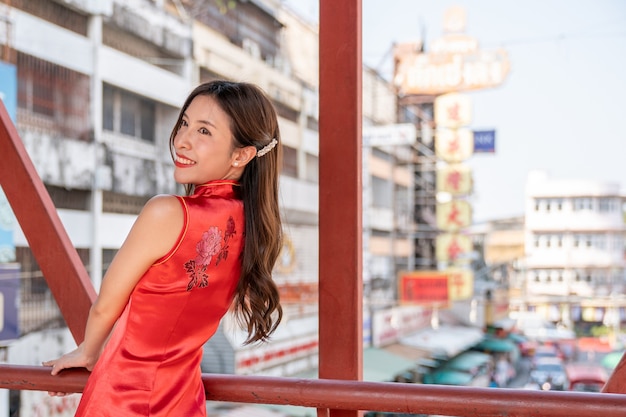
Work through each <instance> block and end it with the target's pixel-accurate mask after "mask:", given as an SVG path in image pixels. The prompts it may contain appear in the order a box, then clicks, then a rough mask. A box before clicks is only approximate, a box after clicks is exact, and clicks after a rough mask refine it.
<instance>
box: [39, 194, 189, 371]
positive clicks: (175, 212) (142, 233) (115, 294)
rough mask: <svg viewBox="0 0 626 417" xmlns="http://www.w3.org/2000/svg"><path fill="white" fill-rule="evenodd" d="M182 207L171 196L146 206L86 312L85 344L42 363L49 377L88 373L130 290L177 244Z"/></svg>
mask: <svg viewBox="0 0 626 417" xmlns="http://www.w3.org/2000/svg"><path fill="white" fill-rule="evenodd" d="M183 222H184V216H183V210H182V206H181V204H180V203H179V202H178V199H177V198H176V197H173V196H156V197H154V198H152V199H150V201H148V203H147V204H146V205H145V207H144V208H143V210H142V211H141V213H140V214H139V216H138V217H137V220H136V221H135V224H134V225H133V227H132V228H131V230H130V232H129V234H128V236H127V238H126V240H125V242H124V244H123V245H122V247H121V248H120V250H119V251H118V252H117V254H116V255H115V257H114V258H113V261H112V262H111V265H110V266H109V268H108V270H107V272H106V274H105V276H104V278H103V280H102V286H101V288H100V292H99V294H98V297H97V298H96V301H95V302H94V304H93V305H92V306H91V309H90V310H89V317H88V318H87V327H86V330H85V340H84V341H83V342H82V343H81V344H80V345H79V346H78V348H76V349H75V350H74V351H72V352H70V353H68V354H66V355H63V356H62V357H60V358H59V359H55V360H51V361H47V362H44V366H52V375H56V374H58V373H59V372H60V371H61V370H63V369H66V368H77V367H84V368H87V369H88V370H91V369H92V368H93V366H94V365H95V363H96V361H97V360H98V358H99V356H100V352H101V350H102V347H103V345H104V343H105V341H106V339H107V338H108V336H109V333H110V332H111V329H112V328H113V326H114V325H115V322H116V320H117V319H118V317H119V316H120V314H122V311H123V310H124V308H125V307H126V304H127V303H128V299H129V297H130V294H131V292H132V291H133V288H135V285H137V282H139V280H140V279H141V277H142V276H143V275H144V273H145V272H146V271H147V270H148V268H150V266H151V265H152V264H153V263H154V262H155V261H156V260H158V259H159V258H161V257H162V256H164V255H165V254H166V253H167V252H168V251H169V250H170V249H171V248H172V247H173V246H174V244H175V243H176V240H177V239H178V236H179V234H180V231H181V229H182V227H183Z"/></svg>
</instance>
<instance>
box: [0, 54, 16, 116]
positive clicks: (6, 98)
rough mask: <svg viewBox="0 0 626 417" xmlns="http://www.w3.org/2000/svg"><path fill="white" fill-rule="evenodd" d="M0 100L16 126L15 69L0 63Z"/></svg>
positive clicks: (12, 66) (10, 65)
mask: <svg viewBox="0 0 626 417" xmlns="http://www.w3.org/2000/svg"><path fill="white" fill-rule="evenodd" d="M0 100H2V102H3V103H4V107H6V109H7V112H8V113H9V117H10V118H11V120H13V124H17V119H16V117H17V69H16V68H15V65H13V64H8V63H6V62H2V61H0Z"/></svg>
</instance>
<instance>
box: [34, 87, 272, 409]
mask: <svg viewBox="0 0 626 417" xmlns="http://www.w3.org/2000/svg"><path fill="white" fill-rule="evenodd" d="M279 143H280V132H279V128H278V121H277V117H276V112H275V110H274V107H273V106H272V104H271V102H270V100H269V99H268V98H267V96H266V95H265V94H264V93H263V92H262V91H261V90H260V89H259V88H258V87H256V86H254V85H251V84H246V83H233V82H227V81H213V82H209V83H206V84H202V85H200V86H198V87H197V88H196V89H195V90H194V91H193V92H192V93H191V94H190V95H189V97H188V98H187V100H186V101H185V103H184V105H183V107H182V109H181V111H180V115H179V117H178V121H177V122H176V125H175V127H174V129H173V131H172V134H171V136H170V150H171V153H172V157H173V159H174V164H175V166H176V168H175V172H174V178H175V180H176V181H177V182H178V183H180V184H185V188H186V191H187V195H186V196H185V197H181V196H167V195H161V196H156V197H154V198H152V199H151V200H150V201H149V202H148V203H147V204H146V206H145V207H144V208H143V210H142V211H141V213H140V214H139V216H138V218H137V220H136V222H135V224H134V225H133V227H132V229H131V231H130V233H129V235H128V237H127V239H126V241H125V242H124V244H123V245H122V247H121V248H120V250H119V252H118V253H117V255H116V256H115V258H114V260H113V262H112V263H111V265H110V267H109V269H108V270H107V273H106V275H105V277H104V279H103V281H102V287H101V289H100V293H99V295H98V298H97V299H96V301H95V303H94V304H93V306H92V307H91V310H90V312H89V318H88V320H87V327H86V331H85V340H84V341H83V342H82V343H81V344H80V345H79V346H78V347H77V349H76V350H74V351H72V352H70V353H68V354H66V355H64V356H62V357H61V358H59V359H56V360H51V361H48V362H45V363H44V365H46V366H52V374H53V375H56V374H58V373H59V372H60V371H61V370H63V369H66V368H73V367H85V368H87V369H88V370H91V371H92V373H91V375H90V377H89V380H88V382H87V385H86V386H85V389H84V392H83V396H82V399H81V402H80V405H79V407H78V410H77V412H76V416H88V417H105V416H111V417H119V416H125V417H130V416H151V417H157V416H158V417H161V416H163V417H164V416H176V417H190V416H194V417H195V416H205V415H206V411H205V410H206V398H205V395H204V388H203V385H202V380H201V375H200V361H201V358H202V346H203V345H204V344H205V342H206V341H207V340H208V339H209V338H210V337H211V336H212V335H213V334H214V333H215V331H216V329H217V327H218V325H219V322H220V320H221V318H222V317H223V316H224V314H225V313H226V312H227V311H228V310H229V309H231V308H232V309H233V310H234V312H235V313H236V316H237V317H238V319H239V322H240V323H241V324H242V325H243V327H244V328H245V329H246V330H247V332H248V337H247V340H246V343H254V342H261V341H265V340H267V339H268V338H269V337H270V335H271V334H272V332H273V331H274V330H275V329H276V327H277V326H278V324H279V323H280V320H281V318H282V309H281V307H280V304H279V296H278V291H277V288H276V285H275V284H274V282H273V281H272V275H271V274H272V268H273V266H274V263H275V261H276V258H277V257H278V254H279V252H280V248H281V246H282V242H281V240H282V228H281V221H280V213H279V208H278V177H279V167H280V163H279V162H280V150H281V147H280V146H279ZM105 342H106V343H105ZM50 394H51V395H63V394H62V393H50Z"/></svg>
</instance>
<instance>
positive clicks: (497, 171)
mask: <svg viewBox="0 0 626 417" xmlns="http://www.w3.org/2000/svg"><path fill="white" fill-rule="evenodd" d="M284 2H285V3H286V4H287V5H288V6H290V7H291V8H292V9H294V10H296V11H297V12H298V13H299V14H301V15H302V16H303V17H305V18H307V19H308V20H311V21H317V20H318V11H319V1H318V0H284ZM451 6H461V7H463V8H464V9H465V10H466V12H467V29H466V32H465V33H466V34H467V35H469V36H472V37H474V38H476V39H477V40H478V43H479V47H480V48H481V49H485V50H487V49H495V48H499V47H502V48H504V49H505V50H506V51H507V53H508V58H509V61H510V63H511V70H510V72H509V74H508V76H507V78H506V79H505V81H504V83H502V85H500V86H498V87H495V88H490V89H484V90H480V91H476V92H471V93H466V94H469V96H470V98H471V103H472V116H473V121H472V123H471V125H470V126H469V127H470V128H471V129H472V130H491V129H493V130H495V131H496V151H495V153H493V154H475V155H474V156H472V157H471V158H470V159H469V160H467V161H466V163H468V164H469V165H470V166H471V168H472V170H473V178H474V192H473V195H472V196H471V197H470V202H471V203H472V207H473V218H474V222H476V223H480V222H482V221H487V220H492V219H501V218H506V217H512V216H521V215H523V214H524V205H525V183H526V178H527V175H528V173H529V172H530V171H532V170H543V171H546V172H547V173H548V175H549V176H550V178H554V179H574V180H578V179H584V180H593V181H603V182H610V183H614V184H618V185H619V186H620V188H621V189H622V193H626V191H624V190H626V105H625V98H626V1H624V0H593V1H592V0H525V1H512V0H457V1H450V0H362V9H363V10H362V12H363V26H362V30H363V33H362V42H363V62H364V64H366V65H368V66H370V67H372V68H375V69H377V70H378V71H379V72H380V73H381V74H382V75H383V76H385V77H386V78H389V79H390V78H391V75H392V73H393V65H392V60H391V58H392V52H391V51H392V48H393V45H394V43H404V42H413V41H419V40H421V39H422V36H423V37H424V40H425V43H426V51H428V44H429V43H430V42H432V41H433V40H435V39H438V38H440V37H441V36H442V35H443V31H442V25H443V16H444V13H445V11H446V10H447V9H448V8H449V7H451Z"/></svg>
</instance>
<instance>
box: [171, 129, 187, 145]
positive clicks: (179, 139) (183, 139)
mask: <svg viewBox="0 0 626 417" xmlns="http://www.w3.org/2000/svg"><path fill="white" fill-rule="evenodd" d="M174 147H175V148H177V149H188V148H189V136H188V135H186V134H185V132H183V131H181V130H179V131H178V133H177V134H176V136H175V137H174Z"/></svg>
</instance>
